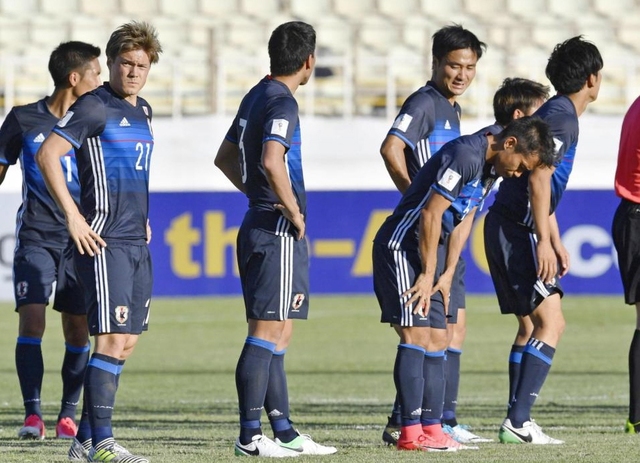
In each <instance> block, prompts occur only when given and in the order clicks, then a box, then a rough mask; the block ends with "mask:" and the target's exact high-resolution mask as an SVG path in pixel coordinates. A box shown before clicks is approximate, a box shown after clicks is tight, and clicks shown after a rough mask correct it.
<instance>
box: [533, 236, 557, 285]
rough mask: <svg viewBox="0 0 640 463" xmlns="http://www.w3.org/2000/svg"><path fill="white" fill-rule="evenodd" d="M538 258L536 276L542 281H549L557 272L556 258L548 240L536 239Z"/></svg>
mask: <svg viewBox="0 0 640 463" xmlns="http://www.w3.org/2000/svg"><path fill="white" fill-rule="evenodd" d="M536 255H537V258H538V278H540V279H541V280H542V282H543V283H545V284H546V283H550V282H551V281H552V280H553V279H554V278H555V277H556V274H557V273H558V258H557V256H556V253H555V251H554V249H553V247H552V246H551V243H550V242H549V241H538V245H537V246H536Z"/></svg>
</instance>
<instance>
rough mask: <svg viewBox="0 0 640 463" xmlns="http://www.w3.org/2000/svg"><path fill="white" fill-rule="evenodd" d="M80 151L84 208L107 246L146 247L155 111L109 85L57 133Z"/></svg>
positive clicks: (83, 100)
mask: <svg viewBox="0 0 640 463" xmlns="http://www.w3.org/2000/svg"><path fill="white" fill-rule="evenodd" d="M53 132H55V133H57V134H58V135H60V136H61V137H64V138H65V139H66V140H68V141H69V142H70V143H71V144H72V145H73V146H74V148H75V150H76V159H77V162H78V176H79V178H80V187H81V193H80V203H81V206H82V210H83V211H84V215H85V217H86V218H87V222H88V223H89V224H90V225H91V228H92V229H93V230H94V231H95V232H97V233H98V234H100V236H101V237H102V238H103V239H104V240H105V241H107V242H108V241H124V242H132V243H139V244H141V243H144V242H145V241H146V234H147V232H146V224H147V217H148V212H149V165H150V163H151V153H152V152H153V132H152V130H151V107H150V106H149V104H148V103H147V102H146V101H145V100H144V99H142V98H140V97H138V98H137V103H136V106H133V105H132V104H131V103H129V102H128V101H127V100H125V99H124V98H122V97H121V96H119V95H118V94H116V93H115V92H114V91H113V90H112V89H111V87H109V85H108V84H107V83H105V84H104V85H102V86H101V87H98V88H97V89H96V90H94V91H92V92H89V93H86V94H84V95H83V96H81V97H80V98H79V99H78V101H76V102H75V103H74V104H73V106H71V108H69V111H68V112H67V114H66V115H65V116H64V117H63V118H62V119H60V121H59V122H58V125H56V126H55V127H54V129H53Z"/></svg>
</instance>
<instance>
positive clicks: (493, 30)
mask: <svg viewBox="0 0 640 463" xmlns="http://www.w3.org/2000/svg"><path fill="white" fill-rule="evenodd" d="M131 19H136V20H145V21H149V22H151V23H152V24H153V25H154V26H155V27H156V28H157V30H158V33H159V38H160V41H161V43H162V45H163V48H164V54H163V56H162V57H161V60H160V61H161V65H160V66H157V67H155V68H154V70H153V72H152V74H151V76H150V78H149V83H148V85H149V88H148V93H149V95H150V97H151V98H152V99H153V101H154V103H155V102H157V103H155V105H156V106H157V108H156V112H155V113H156V115H159V114H167V115H179V114H196V113H205V112H210V111H217V112H229V111H233V110H234V109H235V105H236V104H237V103H238V102H239V99H240V98H241V97H242V95H243V94H244V92H245V91H246V90H247V89H248V88H250V87H251V86H252V85H253V84H254V83H255V82H256V80H257V79H258V78H259V77H260V76H261V75H262V74H263V73H266V72H268V56H267V51H266V45H267V41H268V39H269V36H270V33H271V31H272V30H273V29H274V28H275V27H276V26H277V25H278V24H281V23H282V22H285V21H290V20H294V19H300V20H303V21H306V22H308V23H310V24H312V25H313V26H314V28H315V29H316V32H317V49H316V55H317V57H318V67H317V71H316V74H315V76H314V78H313V80H312V82H310V85H308V86H306V88H305V89H304V93H303V94H301V95H302V96H301V97H300V98H301V99H303V100H304V104H301V108H303V111H306V112H311V113H316V114H326V115H339V114H346V115H351V114H384V115H385V116H386V115H388V113H389V112H393V111H394V110H395V108H396V107H397V105H398V104H399V102H401V101H402V99H403V98H404V97H406V95H407V94H408V93H410V92H411V91H412V90H413V89H414V88H415V87H417V86H419V85H422V84H423V83H424V82H425V81H426V80H427V79H428V78H429V75H430V73H431V66H430V63H431V37H432V35H433V33H434V32H436V31H437V30H438V29H439V28H440V27H442V26H445V25H448V24H452V23H459V24H462V25H463V26H464V27H465V28H467V29H469V30H471V31H473V32H474V33H475V34H476V35H477V36H478V38H479V39H480V40H482V41H484V42H486V43H487V45H488V50H487V52H486V54H485V56H484V57H483V58H482V61H481V62H480V63H479V65H478V74H477V76H476V82H474V84H473V85H472V87H471V88H470V89H469V90H468V92H467V93H466V94H465V95H464V103H465V104H464V106H465V114H467V115H469V114H473V113H477V114H485V113H486V112H487V108H489V107H490V106H488V105H489V104H490V100H491V98H492V95H493V92H494V90H495V88H496V87H497V86H498V85H499V84H500V82H501V81H502V80H503V79H504V78H505V77H507V76H522V77H528V78H532V79H535V80H539V81H542V82H546V77H545V75H544V68H545V66H546V61H547V59H548V57H549V54H550V53H551V51H552V50H553V47H554V46H555V45H556V44H557V43H559V42H561V41H564V40H566V39H568V38H569V37H572V36H575V35H578V34H581V35H584V37H585V38H586V39H588V40H591V41H593V42H594V43H595V44H596V45H597V46H598V47H599V49H600V50H601V53H602V55H603V57H604V61H605V69H604V70H603V85H602V89H601V95H600V97H599V99H598V104H597V105H592V107H593V109H592V108H591V106H590V109H589V110H590V111H594V112H605V113H616V112H617V113H622V112H624V110H625V109H626V106H627V105H628V104H629V103H630V101H631V100H632V99H634V97H635V96H636V94H637V93H638V91H639V89H640V32H639V31H640V0H0V60H2V64H1V65H2V67H3V72H1V73H0V95H2V93H3V92H5V93H7V92H8V93H9V94H7V95H5V100H4V102H5V107H6V104H11V103H13V102H20V103H23V102H28V100H30V99H31V100H33V99H35V97H39V96H42V95H44V94H45V93H47V92H48V91H50V88H51V87H50V86H51V83H50V82H49V81H50V79H49V76H48V73H47V70H46V61H47V58H48V55H49V53H50V52H51V50H52V49H53V48H54V47H55V46H56V45H57V44H58V43H59V42H61V41H65V40H71V39H73V40H83V41H87V42H90V43H93V44H95V45H98V46H100V47H101V48H102V49H103V50H104V47H105V45H106V42H107V40H108V38H109V35H110V33H111V32H112V31H113V30H114V28H116V27H118V26H120V25H122V24H123V23H125V22H128V21H130V20H131ZM25 57H26V58H25ZM25 59H26V60H28V61H30V62H25ZM43 63H44V65H43ZM105 75H106V70H105ZM145 90H147V89H145ZM0 98H1V96H0Z"/></svg>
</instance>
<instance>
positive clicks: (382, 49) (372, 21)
mask: <svg viewBox="0 0 640 463" xmlns="http://www.w3.org/2000/svg"><path fill="white" fill-rule="evenodd" d="M357 31H358V35H357V37H358V42H359V44H361V45H364V46H367V47H369V48H371V49H372V50H374V51H376V52H378V53H380V54H382V55H386V54H387V53H388V51H389V50H390V49H391V48H392V47H394V46H398V45H400V44H401V43H402V39H401V37H400V30H399V27H398V25H397V24H394V23H393V22H392V21H390V20H389V19H386V18H385V17H384V16H378V15H369V16H365V17H363V18H362V20H361V21H360V22H358V24H357Z"/></svg>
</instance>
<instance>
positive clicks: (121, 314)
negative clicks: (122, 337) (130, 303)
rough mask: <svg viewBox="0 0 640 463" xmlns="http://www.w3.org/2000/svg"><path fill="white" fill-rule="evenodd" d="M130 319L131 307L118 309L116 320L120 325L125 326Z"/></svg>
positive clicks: (120, 306) (119, 307)
mask: <svg viewBox="0 0 640 463" xmlns="http://www.w3.org/2000/svg"><path fill="white" fill-rule="evenodd" d="M128 319H129V307H127V306H126V305H119V306H118V307H116V320H117V321H118V323H119V324H120V325H124V324H125V323H126V322H127V320H128Z"/></svg>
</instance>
